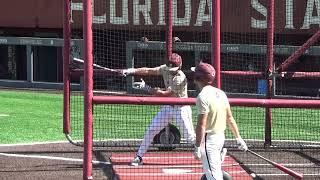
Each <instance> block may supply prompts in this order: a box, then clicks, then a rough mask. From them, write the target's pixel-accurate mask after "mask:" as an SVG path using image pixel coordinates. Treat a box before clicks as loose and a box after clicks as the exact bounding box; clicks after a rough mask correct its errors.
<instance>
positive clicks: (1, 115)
mask: <svg viewBox="0 0 320 180" xmlns="http://www.w3.org/2000/svg"><path fill="white" fill-rule="evenodd" d="M8 116H9V114H0V117H8Z"/></svg>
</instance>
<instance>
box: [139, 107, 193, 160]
mask: <svg viewBox="0 0 320 180" xmlns="http://www.w3.org/2000/svg"><path fill="white" fill-rule="evenodd" d="M173 119H175V120H176V124H177V126H179V128H180V130H181V131H182V132H183V134H182V136H183V137H184V138H187V141H188V142H193V141H194V140H195V131H194V128H193V124H192V111H191V107H190V106H171V105H165V106H162V107H161V109H160V111H159V112H158V114H157V115H156V116H155V117H154V118H153V120H152V122H151V125H150V126H149V128H148V131H147V132H146V134H145V136H144V139H143V141H142V143H141V145H140V147H139V150H138V153H137V155H138V156H140V157H143V155H144V154H145V153H146V152H147V150H148V148H149V146H150V145H151V143H152V141H153V138H154V136H155V135H156V134H158V133H159V132H160V131H161V130H162V129H163V128H165V127H166V126H167V125H168V123H169V122H171V121H172V120H173Z"/></svg>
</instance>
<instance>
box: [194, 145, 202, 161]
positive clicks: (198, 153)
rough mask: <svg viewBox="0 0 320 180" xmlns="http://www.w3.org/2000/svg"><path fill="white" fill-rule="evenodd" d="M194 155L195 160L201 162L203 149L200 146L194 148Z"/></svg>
mask: <svg viewBox="0 0 320 180" xmlns="http://www.w3.org/2000/svg"><path fill="white" fill-rule="evenodd" d="M193 155H194V157H195V159H198V160H200V159H201V148H200V147H198V146H194V152H193Z"/></svg>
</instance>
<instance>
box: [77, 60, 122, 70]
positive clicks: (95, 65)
mask: <svg viewBox="0 0 320 180" xmlns="http://www.w3.org/2000/svg"><path fill="white" fill-rule="evenodd" d="M73 60H74V61H76V62H79V63H84V61H83V60H82V59H79V58H75V57H74V58H73ZM93 66H94V67H97V68H100V69H104V70H107V71H110V72H117V71H116V70H114V69H110V68H107V67H103V66H100V65H98V64H94V63H93Z"/></svg>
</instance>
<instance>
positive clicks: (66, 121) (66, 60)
mask: <svg viewBox="0 0 320 180" xmlns="http://www.w3.org/2000/svg"><path fill="white" fill-rule="evenodd" d="M63 8H64V11H63V12H64V14H63V15H64V16H63V39H64V49H63V133H64V134H70V131H71V128H70V70H69V67H70V52H71V24H70V23H71V0H65V1H64V4H63Z"/></svg>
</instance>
